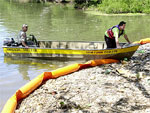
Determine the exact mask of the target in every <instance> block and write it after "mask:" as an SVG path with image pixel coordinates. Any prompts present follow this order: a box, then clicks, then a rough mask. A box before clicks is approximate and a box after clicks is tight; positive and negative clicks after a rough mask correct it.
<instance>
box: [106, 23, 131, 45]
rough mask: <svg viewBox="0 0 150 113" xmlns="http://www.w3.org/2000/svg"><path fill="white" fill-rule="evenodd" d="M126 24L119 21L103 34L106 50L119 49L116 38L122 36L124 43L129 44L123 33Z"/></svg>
mask: <svg viewBox="0 0 150 113" xmlns="http://www.w3.org/2000/svg"><path fill="white" fill-rule="evenodd" d="M125 25H126V22H124V21H121V22H120V23H119V25H116V26H113V27H112V28H110V29H108V30H107V31H106V32H105V35H104V38H105V41H106V45H107V48H121V46H120V45H119V40H118V38H119V37H120V36H121V35H123V36H124V38H125V39H126V41H127V42H128V43H129V44H130V43H131V42H130V41H129V39H128V37H127V35H126V33H125Z"/></svg>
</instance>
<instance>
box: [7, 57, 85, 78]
mask: <svg viewBox="0 0 150 113" xmlns="http://www.w3.org/2000/svg"><path fill="white" fill-rule="evenodd" d="M76 62H78V63H83V62H84V61H79V60H78V61H58V60H42V59H34V58H16V57H7V56H4V63H6V64H7V65H8V66H9V65H12V64H16V65H17V70H18V72H19V73H20V74H21V75H22V78H23V79H24V80H31V78H30V74H29V71H39V70H43V72H44V71H52V70H55V69H58V68H61V67H64V66H67V65H70V64H73V63H76Z"/></svg>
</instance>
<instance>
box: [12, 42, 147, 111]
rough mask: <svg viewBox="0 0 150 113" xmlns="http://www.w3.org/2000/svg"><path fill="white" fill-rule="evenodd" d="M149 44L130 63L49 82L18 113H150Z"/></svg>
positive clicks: (103, 67) (85, 71)
mask: <svg viewBox="0 0 150 113" xmlns="http://www.w3.org/2000/svg"><path fill="white" fill-rule="evenodd" d="M149 50H150V44H145V45H141V46H140V48H139V49H138V50H137V52H136V53H135V54H134V56H133V57H132V58H131V59H130V60H129V61H126V60H124V61H121V62H120V63H117V64H116V63H115V64H107V65H101V66H96V67H93V68H88V69H84V70H80V71H78V72H74V73H72V74H69V75H67V76H63V77H60V78H58V79H53V80H48V81H47V82H46V83H44V84H43V85H42V86H40V87H39V88H38V89H37V90H35V91H34V92H33V93H32V94H30V95H29V96H28V97H27V98H26V99H24V100H23V101H22V102H20V104H19V105H18V107H17V110H16V111H15V112H16V113H148V112H150V90H149V89H150V51H149Z"/></svg>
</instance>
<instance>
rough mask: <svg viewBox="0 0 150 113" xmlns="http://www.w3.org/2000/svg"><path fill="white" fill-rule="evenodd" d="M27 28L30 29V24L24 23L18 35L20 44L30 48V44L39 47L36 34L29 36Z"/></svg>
mask: <svg viewBox="0 0 150 113" xmlns="http://www.w3.org/2000/svg"><path fill="white" fill-rule="evenodd" d="M27 30H28V25H27V24H23V25H22V30H20V32H19V35H18V37H17V42H18V45H22V46H23V47H26V48H28V47H29V46H30V47H33V46H34V47H35V46H36V47H39V45H38V42H37V40H36V38H35V37H34V35H30V36H29V37H27V35H26V32H27Z"/></svg>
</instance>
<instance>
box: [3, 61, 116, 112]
mask: <svg viewBox="0 0 150 113" xmlns="http://www.w3.org/2000/svg"><path fill="white" fill-rule="evenodd" d="M115 62H118V60H114V59H99V60H91V61H88V62H86V63H85V64H72V65H69V66H66V67H63V68H59V69H56V70H54V71H52V72H44V73H42V74H41V75H39V76H37V77H36V78H34V79H33V80H31V81H30V82H29V83H27V84H26V85H24V86H23V87H21V88H20V89H19V90H17V91H16V93H15V94H14V95H13V96H12V97H11V98H10V99H9V100H8V101H7V103H6V104H5V106H4V108H3V110H2V113H14V111H15V110H16V107H17V104H18V102H19V100H21V99H24V98H25V97H27V96H28V95H29V94H30V93H31V92H32V91H34V90H35V89H36V88H37V87H38V86H40V85H41V84H42V82H44V81H46V80H48V79H55V78H58V77H60V76H64V75H67V74H69V73H72V72H75V71H78V70H81V69H84V68H87V67H92V66H97V65H102V64H109V63H115Z"/></svg>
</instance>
